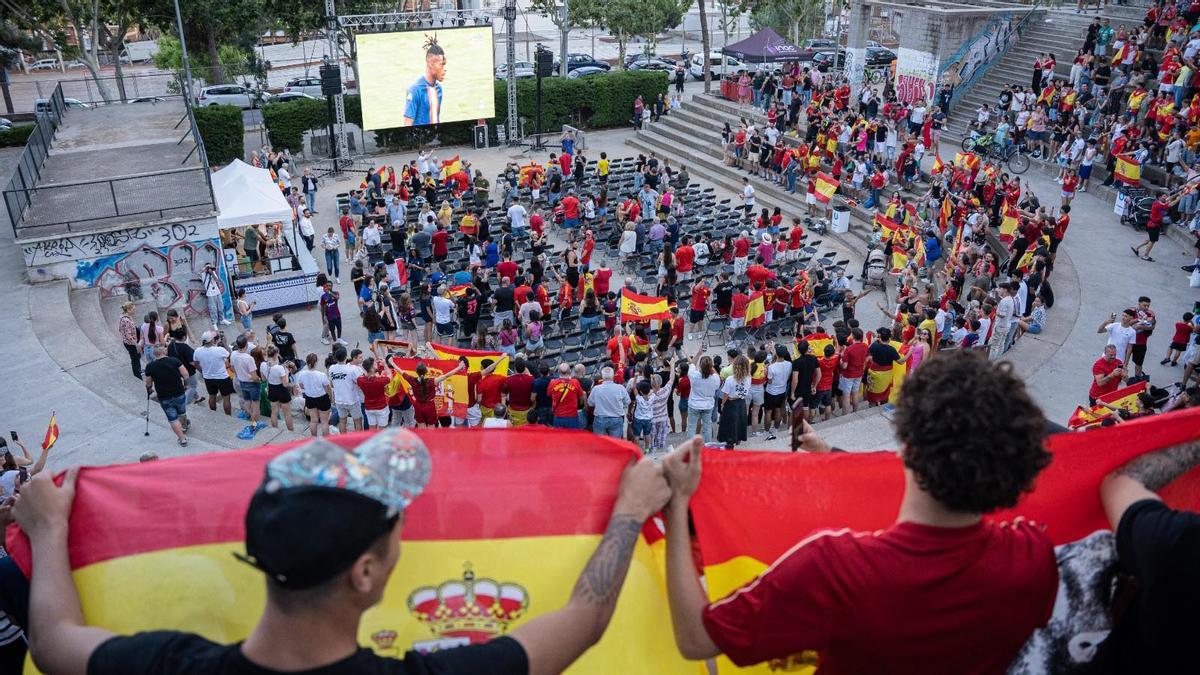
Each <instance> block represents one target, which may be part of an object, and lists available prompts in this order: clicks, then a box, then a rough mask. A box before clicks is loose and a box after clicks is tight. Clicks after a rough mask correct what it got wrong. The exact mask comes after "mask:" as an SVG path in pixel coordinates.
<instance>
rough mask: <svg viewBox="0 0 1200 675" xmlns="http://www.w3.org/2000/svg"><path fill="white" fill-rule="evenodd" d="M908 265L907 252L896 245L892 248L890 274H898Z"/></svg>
mask: <svg viewBox="0 0 1200 675" xmlns="http://www.w3.org/2000/svg"><path fill="white" fill-rule="evenodd" d="M905 267H908V252H907V251H905V250H904V249H903V248H900V247H899V246H897V247H896V248H893V249H892V274H900V273H901V272H903V271H904V268H905Z"/></svg>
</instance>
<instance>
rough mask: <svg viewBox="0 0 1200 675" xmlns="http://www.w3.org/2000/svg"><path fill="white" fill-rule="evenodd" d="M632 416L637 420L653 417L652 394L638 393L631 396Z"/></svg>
mask: <svg viewBox="0 0 1200 675" xmlns="http://www.w3.org/2000/svg"><path fill="white" fill-rule="evenodd" d="M633 418H634V419H638V420H652V419H654V394H653V393H650V394H649V395H647V396H642V395H641V394H638V395H637V396H634V397H633Z"/></svg>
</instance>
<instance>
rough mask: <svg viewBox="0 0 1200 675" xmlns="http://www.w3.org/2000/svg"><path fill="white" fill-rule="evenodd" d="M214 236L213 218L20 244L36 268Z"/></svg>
mask: <svg viewBox="0 0 1200 675" xmlns="http://www.w3.org/2000/svg"><path fill="white" fill-rule="evenodd" d="M215 236H217V221H216V220H215V219H209V220H199V221H191V222H184V223H170V224H167V225H154V226H151V227H130V228H126V229H123V230H110V231H108V232H92V233H89V234H78V235H71V236H65V237H61V238H57V239H44V240H42V241H34V242H29V243H27V244H23V245H22V246H21V252H22V253H23V254H24V255H25V265H26V266H28V267H36V266H40V265H51V264H54V263H60V262H70V261H72V260H81V259H84V258H95V257H97V256H106V255H111V254H114V253H127V252H129V251H132V250H134V249H137V248H140V247H142V246H170V245H172V244H175V243H177V242H181V241H198V240H202V239H206V238H208V237H215Z"/></svg>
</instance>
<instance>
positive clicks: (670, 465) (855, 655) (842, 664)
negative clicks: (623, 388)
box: [663, 350, 1058, 675]
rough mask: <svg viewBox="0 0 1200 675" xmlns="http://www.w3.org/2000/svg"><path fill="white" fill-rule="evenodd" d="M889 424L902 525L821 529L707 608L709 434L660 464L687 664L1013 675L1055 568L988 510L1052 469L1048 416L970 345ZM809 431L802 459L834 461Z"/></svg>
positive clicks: (672, 582) (1050, 597)
mask: <svg viewBox="0 0 1200 675" xmlns="http://www.w3.org/2000/svg"><path fill="white" fill-rule="evenodd" d="M948 419H949V420H958V421H957V422H956V423H955V424H956V425H958V426H957V427H956V428H955V429H947V428H946V427H945V422H946V420H948ZM895 425H896V437H897V438H898V439H899V440H900V443H901V444H902V447H901V450H900V456H901V458H902V459H903V462H904V481H905V487H904V498H903V500H902V502H901V504H900V512H899V515H898V517H897V520H896V523H895V524H894V525H892V526H891V527H890V528H888V529H887V530H883V531H880V532H851V531H849V530H845V529H842V530H825V531H821V532H817V533H814V534H812V535H811V536H809V537H807V538H806V539H804V540H803V541H801V542H800V543H798V544H797V545H796V546H794V547H793V548H792V549H791V550H790V551H788V552H787V553H785V554H784V555H783V556H782V557H781V558H779V559H778V560H776V561H775V563H774V564H773V565H771V566H770V567H769V568H768V569H767V570H766V571H764V572H763V573H762V574H760V575H759V577H758V578H757V579H755V580H754V581H752V582H750V583H749V584H747V585H745V586H743V587H742V588H740V589H738V590H737V591H735V592H733V593H732V594H731V595H729V596H727V597H726V598H724V599H722V600H719V601H717V602H714V603H711V604H710V603H708V601H707V600H706V599H705V597H704V591H703V589H702V588H701V586H700V583H699V581H698V580H697V578H696V572H695V567H694V566H693V563H692V555H691V548H690V541H689V537H688V502H689V500H690V498H691V495H692V494H693V493H694V492H695V491H696V487H697V486H698V485H699V482H700V469H701V467H700V451H701V446H702V443H701V442H700V439H699V438H693V439H692V440H691V441H689V442H686V443H684V444H682V445H681V446H679V448H677V449H676V451H675V452H673V453H672V454H671V455H669V456H668V457H667V458H666V459H665V460H664V462H663V471H664V473H665V474H666V476H667V481H668V482H669V483H670V485H671V492H672V496H671V501H670V502H669V503H668V506H667V509H666V510H665V511H664V514H665V515H666V530H667V561H666V568H667V594H668V598H669V600H670V604H671V618H672V623H673V624H674V629H675V642H676V644H677V645H678V646H679V650H680V652H681V653H682V654H683V656H684V657H686V658H690V659H707V658H712V657H715V656H716V655H718V654H725V655H726V656H728V657H729V658H730V659H731V660H732V661H733V662H734V663H735V664H737V665H739V666H748V665H751V664H755V663H760V662H764V661H769V660H774V659H780V660H785V661H789V660H791V659H793V658H798V657H799V655H800V653H801V652H803V651H806V650H816V651H817V652H818V655H819V659H820V672H821V673H822V674H823V675H827V674H831V673H832V674H844V673H879V672H887V673H890V674H893V675H894V674H897V673H899V674H905V673H922V674H930V673H947V674H951V673H954V674H958V673H997V674H999V673H1004V672H1005V670H1006V669H1007V667H1008V665H1009V663H1010V662H1011V661H1012V660H1013V658H1014V657H1016V655H1017V652H1018V651H1019V650H1020V649H1021V646H1022V645H1023V644H1024V643H1025V641H1026V640H1027V639H1028V638H1029V636H1030V634H1031V633H1032V632H1033V630H1034V629H1035V628H1037V627H1038V626H1042V625H1044V624H1045V623H1046V621H1047V620H1048V619H1049V618H1050V613H1051V610H1052V609H1053V607H1054V599H1055V593H1056V591H1057V588H1058V567H1057V565H1056V562H1055V558H1054V547H1053V544H1052V543H1051V541H1050V538H1049V537H1047V536H1046V534H1045V533H1044V532H1043V531H1042V530H1041V528H1040V527H1038V526H1037V525H1035V524H1033V523H1030V522H1025V521H1020V520H1018V521H1016V522H1013V523H996V522H987V521H984V520H983V515H984V514H986V513H990V512H992V511H995V510H996V509H1001V508H1006V507H1011V506H1013V505H1014V504H1016V502H1017V499H1018V498H1019V497H1020V496H1021V494H1022V493H1023V492H1025V491H1027V490H1029V489H1030V487H1031V486H1032V483H1033V480H1034V478H1035V477H1036V476H1037V474H1038V473H1039V472H1040V471H1041V470H1042V469H1043V468H1044V467H1045V466H1046V465H1047V464H1049V462H1050V455H1049V453H1047V452H1046V451H1045V450H1044V449H1043V448H1042V434H1043V431H1044V429H1045V420H1044V417H1043V415H1042V411H1041V410H1039V409H1038V407H1037V405H1035V404H1034V403H1033V401H1032V399H1030V397H1029V395H1028V393H1027V392H1026V391H1025V386H1024V384H1023V382H1022V381H1021V380H1020V379H1019V378H1017V377H1015V376H1014V375H1013V374H1012V370H1011V366H1006V365H1004V364H997V363H989V362H988V361H987V358H986V356H985V355H982V354H980V353H978V352H974V351H972V350H965V351H956V352H947V353H945V354H944V355H939V356H938V358H936V359H930V360H929V361H927V362H926V363H924V364H923V365H922V366H921V368H920V369H918V370H917V371H916V372H915V373H914V374H913V375H912V377H910V378H909V379H908V380H907V381H906V382H905V383H904V388H903V389H901V390H900V399H899V401H898V403H897V407H896V418H895ZM800 432H803V433H802V435H801V437H800V438H801V447H802V449H804V450H807V451H814V452H828V451H830V450H831V448H830V447H829V445H828V444H826V443H824V442H823V441H821V440H820V439H819V438H817V437H816V434H814V433H812V430H811V428H810V427H807V425H803V426H802V427H800V428H799V429H798V430H797V432H796V433H800Z"/></svg>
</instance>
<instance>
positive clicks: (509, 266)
mask: <svg viewBox="0 0 1200 675" xmlns="http://www.w3.org/2000/svg"><path fill="white" fill-rule="evenodd" d="M496 274H499V275H500V276H502V277H504V278H505V279H508V280H509V281H512V280H513V279H514V278H515V277H516V276H517V263H515V262H513V261H511V260H505V261H502V262H501V263H500V264H499V265H496Z"/></svg>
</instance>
